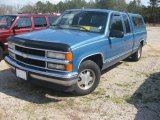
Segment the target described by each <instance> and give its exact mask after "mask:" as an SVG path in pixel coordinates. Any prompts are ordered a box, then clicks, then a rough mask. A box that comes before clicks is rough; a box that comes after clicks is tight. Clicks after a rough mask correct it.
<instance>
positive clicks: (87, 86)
mask: <svg viewBox="0 0 160 120" xmlns="http://www.w3.org/2000/svg"><path fill="white" fill-rule="evenodd" d="M99 80H100V68H99V67H98V65H97V64H96V63H95V62H93V61H91V60H87V61H84V62H82V63H81V65H80V68H79V79H78V80H77V83H76V85H75V88H74V93H75V94H76V95H87V94H89V93H91V92H92V91H94V90H95V89H96V87H97V86H98V84H99Z"/></svg>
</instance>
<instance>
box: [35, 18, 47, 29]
mask: <svg viewBox="0 0 160 120" xmlns="http://www.w3.org/2000/svg"><path fill="white" fill-rule="evenodd" d="M34 25H35V27H46V26H47V21H46V18H45V17H34Z"/></svg>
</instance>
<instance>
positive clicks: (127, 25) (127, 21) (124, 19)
mask: <svg viewBox="0 0 160 120" xmlns="http://www.w3.org/2000/svg"><path fill="white" fill-rule="evenodd" d="M122 16H123V21H124V27H125V30H126V31H125V32H126V34H128V33H131V26H130V22H129V17H128V15H125V14H124V15H122Z"/></svg>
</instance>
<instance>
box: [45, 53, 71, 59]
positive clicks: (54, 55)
mask: <svg viewBox="0 0 160 120" xmlns="http://www.w3.org/2000/svg"><path fill="white" fill-rule="evenodd" d="M47 57H48V58H55V59H63V60H69V61H71V60H72V53H56V52H50V51H48V52H47Z"/></svg>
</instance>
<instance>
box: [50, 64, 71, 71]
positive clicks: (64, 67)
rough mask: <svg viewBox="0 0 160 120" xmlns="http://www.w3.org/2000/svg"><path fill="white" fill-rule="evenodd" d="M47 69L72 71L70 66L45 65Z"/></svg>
mask: <svg viewBox="0 0 160 120" xmlns="http://www.w3.org/2000/svg"><path fill="white" fill-rule="evenodd" d="M47 67H48V68H50V69H57V70H63V71H72V64H68V65H61V64H55V63H47Z"/></svg>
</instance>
